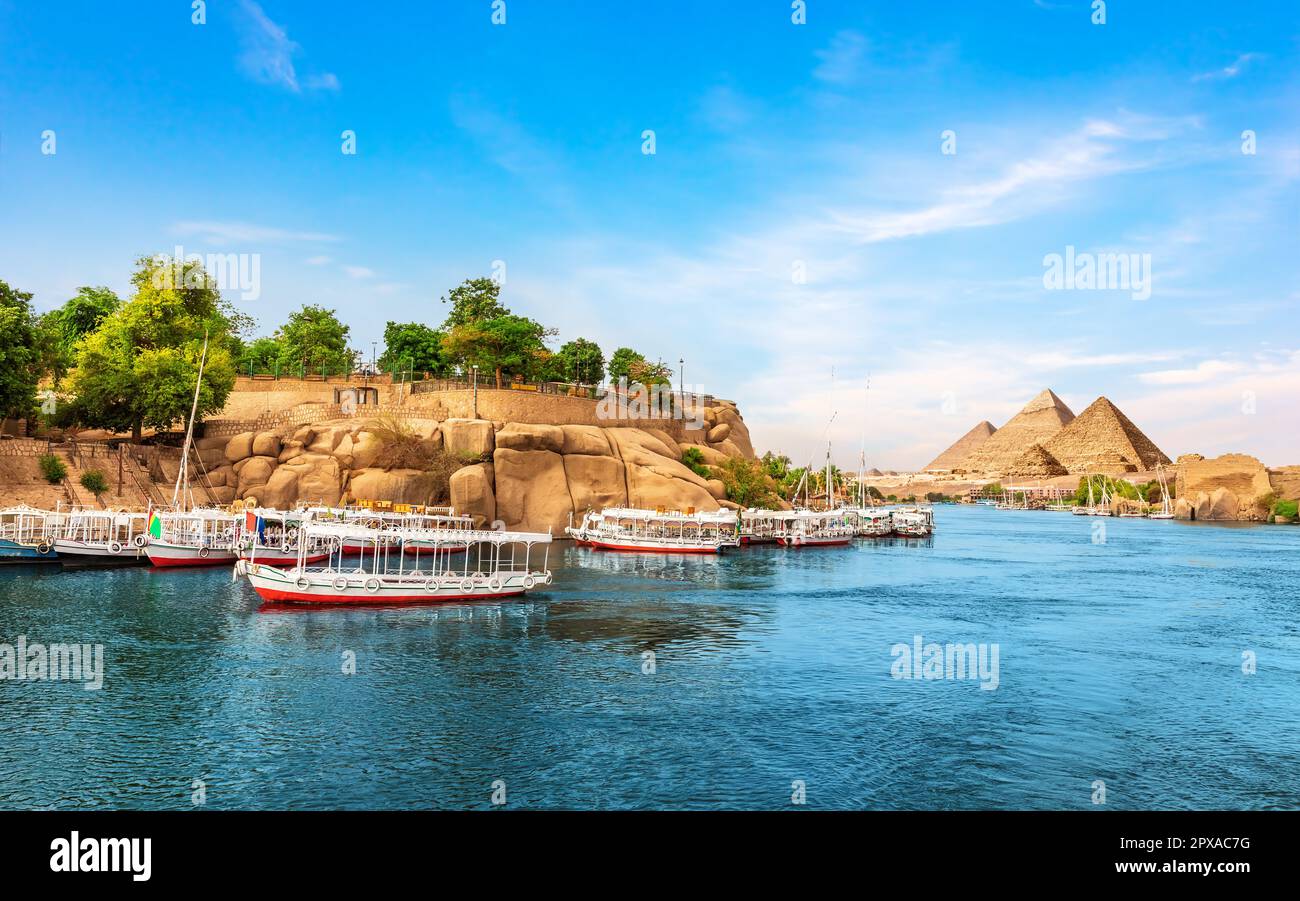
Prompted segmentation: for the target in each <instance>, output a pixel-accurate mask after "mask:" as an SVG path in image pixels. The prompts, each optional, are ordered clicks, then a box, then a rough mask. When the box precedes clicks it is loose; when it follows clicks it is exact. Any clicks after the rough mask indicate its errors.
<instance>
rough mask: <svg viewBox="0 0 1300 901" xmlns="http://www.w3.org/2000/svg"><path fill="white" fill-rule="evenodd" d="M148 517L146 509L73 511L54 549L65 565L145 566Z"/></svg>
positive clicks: (63, 526) (67, 518) (57, 537)
mask: <svg viewBox="0 0 1300 901" xmlns="http://www.w3.org/2000/svg"><path fill="white" fill-rule="evenodd" d="M149 520H150V513H149V512H147V511H145V512H141V511H129V510H74V511H72V512H70V513H68V514H67V515H66V518H65V519H64V521H63V523H62V526H61V528H60V529H59V532H58V535H57V536H56V537H55V538H54V542H53V543H54V550H55V552H56V553H57V554H58V555H59V561H60V562H61V563H63V564H64V565H65V566H66V565H71V566H138V565H145V564H148V563H149V557H148V555H146V554H145V552H144V548H145V545H147V544H148V543H149V531H148V528H149Z"/></svg>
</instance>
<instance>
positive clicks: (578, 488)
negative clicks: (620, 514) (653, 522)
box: [564, 454, 627, 516]
mask: <svg viewBox="0 0 1300 901" xmlns="http://www.w3.org/2000/svg"><path fill="white" fill-rule="evenodd" d="M564 475H565V478H566V479H567V480H568V483H569V497H571V498H572V499H573V511H574V514H575V515H579V516H580V515H582V514H583V513H585V512H587V511H588V510H600V509H603V508H605V507H626V506H627V467H626V466H624V465H623V461H622V460H619V459H618V458H616V457H609V456H598V455H596V454H565V455H564Z"/></svg>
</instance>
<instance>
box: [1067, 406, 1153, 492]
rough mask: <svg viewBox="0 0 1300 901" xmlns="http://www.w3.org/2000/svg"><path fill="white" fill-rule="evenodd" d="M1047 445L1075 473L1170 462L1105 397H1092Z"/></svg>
mask: <svg viewBox="0 0 1300 901" xmlns="http://www.w3.org/2000/svg"><path fill="white" fill-rule="evenodd" d="M1044 446H1045V447H1046V449H1047V450H1048V452H1049V453H1051V455H1052V456H1053V457H1055V458H1056V459H1057V460H1058V461H1060V463H1061V465H1062V466H1064V467H1065V468H1066V469H1068V470H1069V471H1070V472H1073V473H1088V472H1102V471H1103V470H1104V471H1107V472H1110V471H1112V470H1114V471H1121V472H1122V471H1128V472H1135V471H1139V470H1149V469H1154V468H1155V465H1156V464H1157V463H1168V462H1169V458H1168V457H1166V456H1165V454H1164V452H1163V451H1162V450H1160V448H1158V447H1156V446H1155V443H1154V442H1152V440H1151V439H1150V438H1148V437H1147V436H1146V435H1144V434H1142V430H1141V429H1139V428H1138V427H1137V426H1136V425H1134V424H1133V420H1131V419H1129V418H1128V417H1127V416H1125V415H1124V413H1123V412H1122V411H1121V410H1120V409H1119V407H1117V406H1115V405H1114V404H1113V403H1111V402H1110V401H1109V400H1108V399H1106V398H1105V397H1099V398H1097V399H1096V400H1095V401H1093V402H1092V404H1091V406H1089V407H1088V409H1086V410H1084V411H1083V412H1082V413H1080V414H1079V416H1078V417H1077V418H1076V419H1075V420H1074V421H1073V422H1071V423H1070V424H1069V425H1067V426H1066V427H1065V428H1063V429H1061V431H1060V432H1058V433H1057V434H1055V435H1053V436H1052V438H1051V439H1050V440H1049V441H1047V443H1046V444H1045V445H1044ZM1129 467H1131V468H1129Z"/></svg>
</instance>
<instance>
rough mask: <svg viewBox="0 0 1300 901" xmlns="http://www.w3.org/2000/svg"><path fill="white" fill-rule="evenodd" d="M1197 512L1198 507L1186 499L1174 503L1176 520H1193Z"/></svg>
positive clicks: (1182, 498) (1181, 498) (1179, 499)
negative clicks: (1193, 515)
mask: <svg viewBox="0 0 1300 901" xmlns="http://www.w3.org/2000/svg"><path fill="white" fill-rule="evenodd" d="M1195 510H1196V505H1195V504H1193V503H1192V502H1191V501H1189V500H1188V499H1187V498H1185V497H1180V498H1178V500H1176V501H1174V519H1191V518H1192V514H1193V513H1194V512H1195Z"/></svg>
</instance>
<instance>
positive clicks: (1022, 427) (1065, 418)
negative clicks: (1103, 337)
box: [961, 388, 1074, 474]
mask: <svg viewBox="0 0 1300 901" xmlns="http://www.w3.org/2000/svg"><path fill="white" fill-rule="evenodd" d="M1073 420H1074V414H1073V413H1072V412H1070V408H1069V407H1067V406H1066V405H1065V401H1063V400H1061V399H1060V398H1059V397H1057V396H1056V394H1055V392H1053V391H1052V389H1050V388H1045V389H1043V392H1042V393H1041V394H1039V395H1038V396H1037V397H1035V398H1034V399H1033V400H1031V401H1030V402H1029V403H1027V404H1026V405H1025V408H1024V409H1023V410H1021V411H1020V412H1019V413H1017V414H1016V415H1015V416H1013V417H1011V419H1009V420H1008V421H1007V424H1006V425H1004V426H1003V427H1002V428H1000V429H998V430H997V431H996V432H994V433H993V435H991V436H990V437H989V438H988V440H986V441H985V442H984V443H982V444H981V445H980V446H979V447H977V448H975V450H974V451H973V452H972V453H971V454H970V455H969V456H967V457H966V459H965V460H964V461H962V465H961V468H962V469H965V470H966V471H967V472H972V473H974V472H983V473H992V474H1000V473H1003V472H1010V471H1011V470H1012V469H1013V468H1014V467H1015V465H1016V463H1017V462H1018V461H1019V460H1020V457H1021V455H1022V454H1024V453H1025V451H1027V450H1028V449H1029V448H1030V447H1032V446H1033V445H1035V444H1042V445H1044V446H1045V447H1046V448H1047V450H1048V451H1052V448H1051V446H1050V445H1049V444H1048V439H1049V438H1051V437H1052V436H1053V435H1055V434H1056V433H1057V432H1059V431H1061V428H1062V427H1063V426H1067V425H1069V424H1070V423H1071V422H1072V421H1073ZM1053 456H1055V452H1053ZM1057 459H1058V460H1060V458H1059V457H1057ZM1060 462H1061V463H1062V464H1063V465H1065V466H1066V467H1068V466H1069V464H1068V463H1066V462H1065V461H1064V460H1060Z"/></svg>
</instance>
